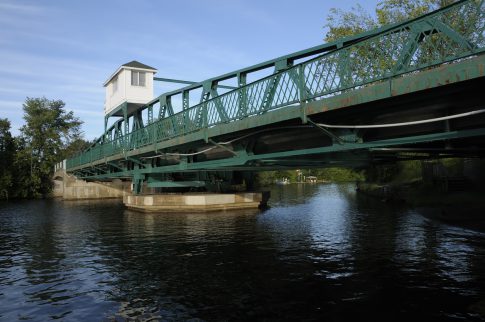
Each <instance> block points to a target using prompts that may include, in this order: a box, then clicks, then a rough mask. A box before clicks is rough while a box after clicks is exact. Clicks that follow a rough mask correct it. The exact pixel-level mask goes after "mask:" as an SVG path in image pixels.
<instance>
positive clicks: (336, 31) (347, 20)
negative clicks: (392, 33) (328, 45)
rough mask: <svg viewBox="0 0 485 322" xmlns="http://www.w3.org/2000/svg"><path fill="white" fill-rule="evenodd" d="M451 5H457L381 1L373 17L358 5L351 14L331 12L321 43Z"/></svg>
mask: <svg viewBox="0 0 485 322" xmlns="http://www.w3.org/2000/svg"><path fill="white" fill-rule="evenodd" d="M453 2H456V1H453V0H383V1H381V2H379V3H378V4H377V7H376V9H375V16H372V15H371V14H369V13H368V12H366V11H365V10H364V9H363V8H362V6H360V5H357V6H355V7H352V9H351V10H350V11H344V10H341V9H336V8H333V9H331V10H330V13H329V14H328V16H327V22H326V24H325V25H324V27H326V28H328V31H327V33H326V35H325V39H324V40H325V41H327V42H330V41H334V40H337V39H340V38H343V37H348V36H351V35H355V34H358V33H362V32H364V31H367V30H370V29H375V28H378V27H381V26H384V25H388V24H393V23H399V22H402V21H405V20H407V19H412V18H416V17H419V16H421V15H423V14H426V13H428V12H431V11H433V10H436V9H439V8H441V7H444V6H447V5H449V4H452V3H453Z"/></svg>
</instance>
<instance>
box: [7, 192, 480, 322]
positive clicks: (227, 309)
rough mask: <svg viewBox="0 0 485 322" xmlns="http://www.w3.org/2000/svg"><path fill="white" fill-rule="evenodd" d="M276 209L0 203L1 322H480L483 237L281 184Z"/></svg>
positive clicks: (343, 195)
mask: <svg viewBox="0 0 485 322" xmlns="http://www.w3.org/2000/svg"><path fill="white" fill-rule="evenodd" d="M271 193H272V196H271V208H270V209H268V210H266V211H263V212H257V211H243V212H241V211H237V212H227V213H212V214H141V213H136V212H132V211H128V210H125V209H124V208H123V206H122V204H121V203H120V202H119V201H90V202H86V201H84V202H80V201H79V202H78V201H76V202H67V201H56V200H34V201H21V202H18V201H15V202H4V203H1V204H0V320H1V321H16V320H28V321H48V320H55V319H57V320H60V321H186V320H190V321H253V320H258V321H285V320H287V321H364V320H368V321H376V320H386V321H484V320H485V318H484V315H480V312H482V314H483V313H485V312H484V310H485V309H484V307H485V233H484V232H481V231H479V230H474V229H470V228H463V227H460V226H456V225H450V224H447V223H444V222H440V221H436V220H433V219H429V218H428V217H426V216H423V214H422V213H420V212H419V211H417V210H413V209H409V208H406V207H404V206H399V207H398V206H396V205H390V204H386V203H382V202H380V201H378V200H373V199H369V198H366V197H363V196H360V195H357V194H356V192H355V187H354V186H353V185H333V184H327V185H311V184H306V185H296V184H294V185H293V184H292V185H286V186H280V187H274V188H273V190H272V191H271Z"/></svg>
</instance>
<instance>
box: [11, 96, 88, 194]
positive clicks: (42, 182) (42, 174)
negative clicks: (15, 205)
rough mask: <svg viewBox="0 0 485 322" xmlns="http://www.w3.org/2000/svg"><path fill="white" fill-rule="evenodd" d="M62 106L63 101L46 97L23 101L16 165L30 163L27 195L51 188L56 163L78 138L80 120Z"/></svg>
mask: <svg viewBox="0 0 485 322" xmlns="http://www.w3.org/2000/svg"><path fill="white" fill-rule="evenodd" d="M64 107H65V104H64V102H63V101H61V100H48V99H46V98H27V99H26V101H25V103H24V104H23V109H24V120H25V122H26V124H25V125H24V126H23V127H22V128H21V129H20V131H21V133H22V138H20V139H19V145H20V146H21V149H19V151H18V154H17V161H18V162H17V166H18V167H22V168H25V166H26V164H25V163H26V161H27V163H30V180H29V181H30V185H29V186H30V190H31V192H30V193H29V194H28V196H30V197H39V196H41V195H46V194H47V193H49V192H50V191H51V189H52V180H51V176H52V172H53V167H54V165H55V163H57V162H59V161H61V160H62V159H63V157H64V156H65V152H64V151H65V149H66V148H67V147H68V146H69V145H70V144H71V143H72V142H73V141H76V140H79V139H80V138H81V131H80V126H81V124H82V122H81V121H80V120H79V119H78V118H77V117H75V116H74V114H73V112H72V111H71V112H66V111H65V110H64ZM22 196H25V192H23V193H22Z"/></svg>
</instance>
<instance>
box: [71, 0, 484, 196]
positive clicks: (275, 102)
mask: <svg viewBox="0 0 485 322" xmlns="http://www.w3.org/2000/svg"><path fill="white" fill-rule="evenodd" d="M484 32H485V16H484V3H483V0H482V1H478V0H465V1H458V2H456V3H454V4H452V5H450V6H448V7H445V8H443V9H440V10H438V11H435V12H432V13H430V14H427V15H424V16H422V17H419V18H417V19H413V20H409V21H406V22H403V23H399V24H394V25H389V26H385V27H382V28H379V29H376V30H372V31H369V32H366V33H363V34H359V35H356V36H353V37H349V38H344V39H340V40H338V41H335V42H331V43H327V44H323V45H320V46H316V47H312V48H309V49H306V50H303V51H299V52H296V53H293V54H290V55H287V56H282V57H279V58H276V59H273V60H270V61H266V62H263V63H260V64H257V65H254V66H250V67H247V68H244V69H241V70H237V71H234V72H230V73H227V74H224V75H221V76H218V77H214V78H211V79H208V80H205V81H202V82H198V83H193V82H186V83H188V84H189V85H188V86H186V87H183V88H181V89H179V90H175V91H171V92H168V93H164V94H162V95H160V96H158V97H157V98H155V99H153V100H152V101H150V102H149V103H147V104H146V105H144V106H142V107H137V108H133V107H132V106H130V105H129V104H128V103H123V104H121V105H120V106H118V107H117V108H116V109H115V110H113V111H112V112H110V114H108V115H106V118H105V132H104V133H103V135H102V136H101V137H99V138H98V139H97V140H96V143H95V144H93V145H92V146H91V147H90V148H88V149H87V150H85V151H83V152H82V153H80V154H79V155H77V156H76V157H73V158H72V159H69V160H67V166H66V168H67V172H68V173H71V174H74V175H75V176H77V177H79V178H84V179H86V180H112V179H115V178H120V179H129V180H132V182H133V184H134V193H135V194H136V193H140V192H141V190H142V187H143V186H148V187H152V188H165V189H167V188H168V189H172V188H189V187H199V188H200V187H204V188H205V189H208V190H212V191H218V190H224V187H228V186H229V185H231V184H238V183H241V182H243V181H245V182H246V184H247V185H248V186H250V185H251V182H252V173H253V172H254V171H260V170H274V169H291V168H293V169H294V168H299V169H303V168H313V167H328V166H339V165H343V166H351V167H365V166H368V165H369V164H370V163H380V162H393V161H396V160H406V159H421V158H422V159H426V158H440V157H450V156H461V157H481V156H483V155H484V152H485V113H484V112H485V103H483V101H484V100H483V98H484V97H485V55H483V53H484V50H485V34H484ZM268 71H270V72H268ZM265 72H266V74H264V73H265ZM261 75H263V76H261ZM154 79H155V80H162V81H167V80H168V79H162V78H154ZM195 95H197V96H199V95H200V100H197V101H196V102H194V100H193V97H194V96H195ZM177 103H180V104H178V105H179V106H177ZM178 110H180V111H179V112H176V111H178ZM110 117H114V118H116V121H115V122H114V123H113V124H112V125H111V126H109V127H108V125H107V124H108V118H110Z"/></svg>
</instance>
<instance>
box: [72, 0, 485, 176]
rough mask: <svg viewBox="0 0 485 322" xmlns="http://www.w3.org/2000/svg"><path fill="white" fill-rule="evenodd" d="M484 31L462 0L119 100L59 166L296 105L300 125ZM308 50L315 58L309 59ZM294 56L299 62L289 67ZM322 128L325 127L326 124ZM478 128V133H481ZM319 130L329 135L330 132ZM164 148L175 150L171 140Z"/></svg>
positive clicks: (470, 45)
mask: <svg viewBox="0 0 485 322" xmlns="http://www.w3.org/2000/svg"><path fill="white" fill-rule="evenodd" d="M463 22H466V23H463ZM484 31H485V13H484V8H483V3H482V1H477V0H463V1H458V2H456V3H454V4H452V5H450V6H448V7H445V8H443V9H440V10H437V11H435V12H432V13H430V14H427V15H425V16H422V17H419V18H417V19H413V20H410V21H407V22H404V23H400V24H394V25H390V26H385V27H382V28H379V29H376V30H373V31H369V32H366V33H363V34H360V35H357V36H353V37H349V38H345V39H341V40H338V41H336V42H332V43H329V44H324V45H320V46H316V47H312V48H309V49H306V50H303V51H300V52H297V53H294V54H291V55H287V56H284V57H279V58H277V59H274V60H271V61H268V62H264V63H261V64H258V65H254V66H250V67H247V68H244V69H241V70H238V71H234V72H231V73H227V74H224V75H221V76H219V77H215V78H211V79H208V80H205V81H203V82H200V83H192V82H186V83H190V84H189V86H186V87H184V88H182V89H180V90H176V91H171V92H168V93H164V94H162V95H160V96H159V97H157V98H156V99H154V100H152V101H151V102H149V103H148V104H147V105H145V106H144V107H141V108H140V109H139V110H138V111H136V112H135V113H134V114H132V115H128V112H127V104H126V103H124V104H123V105H122V106H121V107H120V108H121V110H122V111H123V119H122V120H120V121H118V122H115V124H113V125H112V127H111V128H109V129H106V131H105V133H104V134H103V136H102V138H104V139H103V140H98V141H97V143H96V144H95V145H93V146H92V147H90V148H89V149H87V150H86V151H83V152H82V153H81V154H80V155H78V156H76V157H74V158H71V159H69V160H67V170H68V171H79V170H83V169H86V170H85V172H89V170H88V169H89V168H90V167H91V166H92V165H94V164H98V163H100V162H101V161H102V160H106V159H110V160H114V159H119V160H121V159H125V160H126V159H127V155H131V156H133V155H136V153H137V151H141V150H143V149H144V148H145V147H154V149H153V150H152V152H153V151H157V150H158V149H159V148H160V147H161V146H162V145H164V143H165V142H172V141H173V142H175V141H178V142H187V139H188V138H189V137H194V136H196V137H198V138H199V139H203V140H204V141H205V142H208V141H209V133H212V132H217V131H218V129H222V128H226V127H227V126H233V127H234V131H236V130H237V126H236V124H239V123H241V122H242V121H244V120H246V119H248V118H251V120H252V121H251V122H253V123H254V122H263V121H257V120H256V116H257V117H260V118H261V120H266V121H264V122H265V124H266V125H269V124H271V123H272V122H274V119H277V118H278V117H279V116H278V115H281V113H287V114H288V115H290V114H291V115H293V113H294V112H292V110H296V109H298V111H297V112H298V115H299V116H298V117H301V119H302V120H303V121H304V122H306V118H307V115H310V114H311V113H310V112H309V111H308V108H309V106H311V105H312V103H314V102H318V101H325V102H327V101H329V102H330V101H331V98H332V97H336V96H338V95H342V93H348V92H352V90H359V89H362V88H363V87H366V86H370V85H376V86H379V84H384V83H385V82H389V84H390V87H391V85H392V81H393V80H395V81H396V83H399V82H401V80H402V78H401V76H402V75H404V74H411V73H415V72H417V71H423V70H426V71H429V70H430V68H431V67H436V66H440V65H443V64H446V63H450V62H456V61H458V64H460V61H463V59H464V58H467V57H470V56H480V55H481V54H482V53H483V52H484V50H485V39H484ZM362 53H365V55H362ZM315 55H319V56H317V57H315ZM300 59H307V60H306V61H303V62H301V63H299V64H294V62H295V61H296V60H300ZM461 63H463V62H461ZM447 65H448V66H449V64H447ZM271 67H272V68H274V73H273V74H272V75H269V76H267V77H264V78H261V79H259V80H256V81H254V82H252V83H247V81H246V80H247V75H248V74H251V73H253V72H257V71H260V70H263V69H266V68H271ZM232 78H235V79H236V83H237V87H231V90H229V91H227V92H225V93H222V94H220V95H219V93H218V92H217V88H224V89H227V86H225V87H224V86H220V85H218V84H219V83H220V82H223V81H225V80H228V79H232ZM164 80H165V79H164ZM201 88H202V96H201V101H200V102H199V103H197V104H195V105H193V106H190V105H189V103H190V102H189V99H188V98H189V95H190V92H191V91H193V90H200V89H201ZM403 88H404V87H403ZM393 90H394V91H396V93H399V92H405V91H404V90H403V89H402V88H395V89H393ZM389 91H390V89H389ZM175 95H182V97H183V109H182V110H181V111H180V112H178V113H174V109H173V107H172V100H171V98H172V97H173V96H175ZM369 100H372V98H370V99H369ZM156 104H159V113H158V117H156V116H155V115H153V107H154V106H155V105H156ZM144 109H148V120H147V124H144V123H143V120H142V119H141V112H142V110H144ZM270 111H272V112H271V114H274V115H277V116H276V117H274V116H273V117H267V118H264V117H263V114H269V113H267V112H270ZM258 115H259V116H258ZM130 116H134V117H133V124H132V131H131V132H130V131H129V128H130V127H129V124H128V119H129V117H130ZM285 117H286V116H285ZM122 124H123V125H122ZM263 125H264V124H263ZM322 130H325V131H327V132H328V130H326V129H322ZM473 133H475V134H477V133H478V132H473ZM479 133H480V135H483V133H482V132H479ZM326 134H327V135H330V136H332V135H334V134H333V133H332V132H328V133H326ZM433 135H437V136H438V137H441V139H444V136H440V135H445V136H446V135H447V136H450V135H451V136H453V135H464V137H466V136H467V135H469V133H467V132H463V131H461V132H459V133H458V132H457V133H454V132H448V133H445V134H433ZM433 135H428V136H425V137H424V138H423V139H425V140H435V139H436V138H435V137H434V136H433ZM337 138H339V137H338V136H335V137H333V139H334V140H336V141H337V142H340V143H343V142H341V141H339V140H338V139H337ZM407 139H409V138H402V141H399V140H398V141H396V142H400V144H402V143H403V142H404V141H406V140H407ZM406 142H407V141H406ZM386 144H387V145H394V144H395V143H394V142H369V143H343V144H336V145H333V146H331V147H322V148H319V149H317V150H315V151H313V149H309V150H308V149H307V150H308V151H307V150H305V152H304V153H329V152H332V151H344V150H353V149H369V148H375V147H379V146H386ZM172 147H173V148H174V149H176V145H174V146H172ZM310 150H311V151H310ZM300 152H301V151H300ZM300 152H299V151H289V152H284V153H283V152H279V153H276V154H274V153H273V154H271V156H270V155H268V156H261V155H243V154H241V155H239V154H238V155H236V156H234V157H233V158H229V159H224V160H217V161H207V162H209V163H210V166H207V164H208V163H207V162H197V163H186V162H181V164H180V165H171V166H164V167H145V168H143V169H135V170H132V171H134V172H130V171H126V170H125V171H120V172H115V173H110V174H104V175H105V176H109V177H117V176H133V175H134V173H135V172H136V173H147V172H146V171H152V172H156V171H161V172H170V171H172V172H177V171H186V170H187V171H195V170H197V169H208V168H210V169H217V168H218V167H228V166H238V167H239V166H241V165H244V164H246V163H247V162H250V161H255V160H262V159H266V158H279V157H283V156H296V155H299V154H298V153H300ZM137 160H139V159H137ZM113 165H114V164H113ZM162 168H163V169H162ZM96 176H100V177H101V176H103V175H102V174H100V175H94V176H93V175H91V176H90V175H88V176H85V177H88V178H96ZM136 180H137V182H138V181H139V180H142V179H140V178H138V177H137V179H136ZM137 184H138V183H137Z"/></svg>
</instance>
